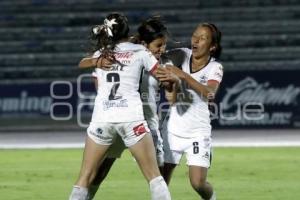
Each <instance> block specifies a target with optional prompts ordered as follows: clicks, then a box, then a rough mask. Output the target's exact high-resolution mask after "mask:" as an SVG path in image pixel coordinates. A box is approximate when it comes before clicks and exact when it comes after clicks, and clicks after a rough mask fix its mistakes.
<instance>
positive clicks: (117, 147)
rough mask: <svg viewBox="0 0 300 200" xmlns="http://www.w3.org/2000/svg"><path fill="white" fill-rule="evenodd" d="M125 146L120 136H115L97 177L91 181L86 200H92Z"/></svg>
mask: <svg viewBox="0 0 300 200" xmlns="http://www.w3.org/2000/svg"><path fill="white" fill-rule="evenodd" d="M125 148H126V147H125V145H124V142H123V140H122V139H121V137H120V136H117V137H116V139H115V141H114V143H113V144H112V145H111V146H110V147H109V149H108V151H107V155H106V158H105V159H104V161H103V162H102V164H101V165H100V167H99V169H98V172H97V175H96V177H95V179H94V180H93V182H92V184H91V186H90V187H89V191H88V193H89V195H88V196H89V197H88V200H92V199H93V198H94V196H95V194H96V192H97V190H98V189H99V187H100V184H101V183H102V182H103V181H104V179H105V178H106V176H107V174H108V173H109V171H110V169H111V167H112V165H113V164H114V162H115V161H116V159H117V158H120V157H121V155H122V153H123V151H124V150H125Z"/></svg>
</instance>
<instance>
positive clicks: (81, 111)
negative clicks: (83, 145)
mask: <svg viewBox="0 0 300 200" xmlns="http://www.w3.org/2000/svg"><path fill="white" fill-rule="evenodd" d="M299 72H300V71H230V72H225V75H224V79H223V81H222V84H221V86H220V89H219V91H218V94H217V98H216V99H217V101H216V102H215V103H213V104H211V105H210V107H211V108H212V110H211V119H212V124H213V126H214V127H216V128H274V127H284V128H287V127H290V128H293V127H300V81H299V78H298V74H299ZM95 96H96V91H95V87H94V84H93V83H92V81H91V75H90V74H83V75H82V76H80V77H79V78H78V79H77V80H76V81H72V82H71V81H64V80H61V81H52V82H45V83H28V84H15V83H13V84H0V117H9V116H23V115H24V116H25V115H26V116H27V117H28V116H35V117H36V116H49V117H51V119H52V120H59V121H62V120H69V119H71V118H74V117H76V118H77V122H78V125H79V126H86V123H87V122H85V125H82V124H83V120H82V118H83V117H85V116H88V117H90V116H91V113H92V111H93V104H94V99H95Z"/></svg>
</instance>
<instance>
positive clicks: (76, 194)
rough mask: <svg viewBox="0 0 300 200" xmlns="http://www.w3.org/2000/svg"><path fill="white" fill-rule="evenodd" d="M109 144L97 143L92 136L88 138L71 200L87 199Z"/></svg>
mask: <svg viewBox="0 0 300 200" xmlns="http://www.w3.org/2000/svg"><path fill="white" fill-rule="evenodd" d="M108 147H109V146H108V145H99V144H96V143H95V142H94V141H93V140H92V139H91V138H89V137H87V138H86V143H85V149H84V153H83V160H82V165H81V170H80V174H79V178H78V180H77V181H76V183H75V186H74V188H73V190H72V193H71V195H70V200H87V198H88V189H87V188H89V186H90V185H91V183H92V181H93V180H94V178H95V176H96V174H97V170H98V168H99V165H100V164H101V161H102V159H103V158H104V156H105V152H106V151H107V149H108Z"/></svg>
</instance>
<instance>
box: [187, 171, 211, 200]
mask: <svg viewBox="0 0 300 200" xmlns="http://www.w3.org/2000/svg"><path fill="white" fill-rule="evenodd" d="M207 171H208V169H207V168H205V167H199V166H189V177H190V183H191V185H192V187H193V188H194V190H195V191H196V192H197V193H198V194H199V195H200V196H201V197H202V198H203V199H204V200H210V199H211V197H212V195H213V187H212V186H211V184H210V183H209V182H207Z"/></svg>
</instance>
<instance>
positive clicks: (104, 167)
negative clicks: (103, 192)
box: [88, 157, 116, 200]
mask: <svg viewBox="0 0 300 200" xmlns="http://www.w3.org/2000/svg"><path fill="white" fill-rule="evenodd" d="M115 160H116V158H108V157H107V158H105V159H104V161H103V162H102V164H101V165H100V167H99V169H98V172H97V174H96V176H95V178H94V180H93V182H92V184H91V185H90V187H89V189H88V200H92V199H93V198H94V196H95V194H96V192H97V191H98V189H99V187H100V184H101V183H102V182H103V181H104V179H105V178H106V176H107V174H108V172H109V171H110V169H111V167H112V166H113V164H114V162H115Z"/></svg>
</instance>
